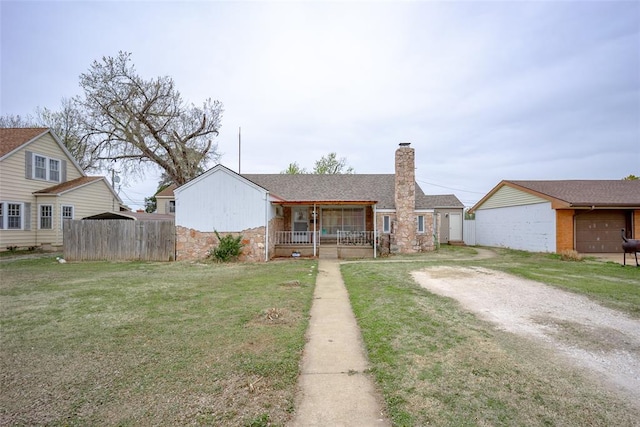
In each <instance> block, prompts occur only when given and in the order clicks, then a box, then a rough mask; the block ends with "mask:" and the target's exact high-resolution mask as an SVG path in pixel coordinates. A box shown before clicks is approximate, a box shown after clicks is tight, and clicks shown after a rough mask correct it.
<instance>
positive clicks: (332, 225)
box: [322, 208, 365, 235]
mask: <svg viewBox="0 0 640 427" xmlns="http://www.w3.org/2000/svg"><path fill="white" fill-rule="evenodd" d="M338 230H340V231H365V213H364V209H363V208H323V209H322V234H324V235H337V234H338Z"/></svg>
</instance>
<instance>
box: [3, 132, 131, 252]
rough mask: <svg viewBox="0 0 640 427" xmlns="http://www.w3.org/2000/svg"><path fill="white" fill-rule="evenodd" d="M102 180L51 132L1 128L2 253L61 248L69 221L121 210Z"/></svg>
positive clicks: (109, 188)
mask: <svg viewBox="0 0 640 427" xmlns="http://www.w3.org/2000/svg"><path fill="white" fill-rule="evenodd" d="M121 207H122V200H121V199H120V197H118V195H117V194H116V193H115V192H114V191H113V188H112V187H111V186H110V185H109V183H108V182H107V180H106V179H105V178H104V177H101V176H87V175H85V173H84V172H83V171H82V168H81V167H80V166H79V165H78V163H77V162H76V161H75V159H74V158H73V157H72V155H71V154H70V153H69V151H68V150H67V149H66V147H65V146H64V144H62V142H61V141H60V140H59V139H58V137H57V136H56V135H55V134H54V133H53V132H52V131H51V130H49V129H46V128H2V129H0V251H3V250H7V249H9V248H34V247H42V248H44V249H55V248H59V247H61V246H62V244H63V236H62V224H63V220H64V219H81V218H84V217H87V216H90V215H95V214H98V213H102V212H106V211H119V210H120V209H121Z"/></svg>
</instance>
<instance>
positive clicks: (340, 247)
mask: <svg viewBox="0 0 640 427" xmlns="http://www.w3.org/2000/svg"><path fill="white" fill-rule="evenodd" d="M376 240H377V235H376V232H375V231H344V230H337V232H336V235H330V236H327V235H323V233H322V232H320V231H277V232H276V233H275V256H276V257H291V256H296V255H294V254H299V255H298V256H302V257H315V256H318V257H320V258H340V259H345V258H375V256H376V245H375V243H376Z"/></svg>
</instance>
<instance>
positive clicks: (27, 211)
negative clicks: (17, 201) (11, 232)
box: [22, 203, 31, 230]
mask: <svg viewBox="0 0 640 427" xmlns="http://www.w3.org/2000/svg"><path fill="white" fill-rule="evenodd" d="M22 218H23V219H24V225H23V229H24V230H31V203H25V204H24V215H23V216H22Z"/></svg>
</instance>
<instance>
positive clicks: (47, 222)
mask: <svg viewBox="0 0 640 427" xmlns="http://www.w3.org/2000/svg"><path fill="white" fill-rule="evenodd" d="M39 214H40V221H39V223H40V229H41V230H51V229H52V228H53V206H51V205H40V212H39Z"/></svg>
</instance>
